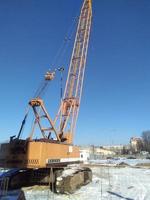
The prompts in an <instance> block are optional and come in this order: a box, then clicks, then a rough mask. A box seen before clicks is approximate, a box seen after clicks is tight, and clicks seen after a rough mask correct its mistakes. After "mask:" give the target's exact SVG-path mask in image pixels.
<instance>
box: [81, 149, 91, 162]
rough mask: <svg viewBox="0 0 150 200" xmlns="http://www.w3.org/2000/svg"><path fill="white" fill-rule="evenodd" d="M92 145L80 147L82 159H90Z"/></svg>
mask: <svg viewBox="0 0 150 200" xmlns="http://www.w3.org/2000/svg"><path fill="white" fill-rule="evenodd" d="M90 152H91V151H90V147H80V160H81V161H87V160H89V159H90Z"/></svg>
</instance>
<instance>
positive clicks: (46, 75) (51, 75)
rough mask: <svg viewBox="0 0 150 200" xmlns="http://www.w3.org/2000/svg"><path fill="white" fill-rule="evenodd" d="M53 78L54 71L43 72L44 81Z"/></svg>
mask: <svg viewBox="0 0 150 200" xmlns="http://www.w3.org/2000/svg"><path fill="white" fill-rule="evenodd" d="M54 78H55V72H49V71H48V72H46V74H45V80H46V81H52V80H53V79H54Z"/></svg>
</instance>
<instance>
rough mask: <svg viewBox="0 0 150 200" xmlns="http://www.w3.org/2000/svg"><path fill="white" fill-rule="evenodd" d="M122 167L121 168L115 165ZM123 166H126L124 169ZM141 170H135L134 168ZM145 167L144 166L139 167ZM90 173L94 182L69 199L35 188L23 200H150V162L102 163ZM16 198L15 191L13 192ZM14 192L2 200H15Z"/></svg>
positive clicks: (93, 165) (97, 164) (68, 196)
mask: <svg viewBox="0 0 150 200" xmlns="http://www.w3.org/2000/svg"><path fill="white" fill-rule="evenodd" d="M119 163H121V164H120V165H118V164H119ZM124 163H126V164H128V165H125V164H124ZM139 163H140V166H138V167H137V166H136V165H137V164H138V165H139ZM141 163H145V164H141ZM87 164H88V166H89V167H91V169H92V171H93V181H92V182H91V183H90V184H88V185H86V186H83V187H82V188H81V189H79V190H77V191H76V192H75V193H74V194H71V195H57V194H53V193H52V192H50V191H49V190H47V189H43V188H40V187H36V188H35V189H34V190H33V189H28V190H26V192H25V197H26V200H29V199H30V200H44V199H52V200H66V199H70V200H121V199H122V200H149V199H150V161H148V160H145V161H144V160H126V159H125V160H121V161H118V160H117V161H114V160H109V161H108V160H103V161H96V162H95V161H91V162H90V163H87ZM16 196H17V191H16ZM16 196H15V192H13V193H11V194H10V195H9V196H7V197H3V198H2V199H3V200H4V199H7V200H8V199H11V200H13V199H14V200H16Z"/></svg>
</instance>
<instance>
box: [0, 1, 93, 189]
mask: <svg viewBox="0 0 150 200" xmlns="http://www.w3.org/2000/svg"><path fill="white" fill-rule="evenodd" d="M91 18H92V0H84V2H83V5H82V8H81V13H80V17H79V21H78V26H77V32H76V36H75V42H74V47H73V52H72V56H71V60H70V66H69V71H68V77H67V81H66V86H65V90H64V95H63V97H62V99H61V102H60V107H59V109H58V113H57V115H56V117H55V119H54V120H53V119H52V118H51V116H50V115H49V113H48V111H47V109H46V107H45V104H44V101H43V99H42V98H41V97H40V94H41V92H42V90H44V88H45V87H46V85H47V84H48V82H50V81H52V80H53V79H54V78H55V73H57V71H58V70H59V71H60V72H61V73H62V70H63V68H58V69H57V70H55V71H54V72H51V71H48V72H47V73H46V75H45V81H44V84H43V86H42V87H41V89H40V90H39V91H38V94H37V95H36V97H35V98H33V99H31V100H30V101H29V108H32V110H33V113H34V125H33V128H32V130H31V133H30V134H29V136H28V137H27V139H21V132H22V129H23V126H24V124H25V121H26V117H27V114H26V115H25V118H24V120H23V122H22V126H21V128H20V131H19V134H18V136H17V137H11V138H10V141H9V143H4V144H2V145H1V149H0V167H5V168H11V169H12V168H13V169H14V168H17V169H18V170H19V169H23V170H25V173H24V177H25V176H26V174H28V177H30V179H32V178H33V177H32V176H33V171H34V172H35V171H37V170H39V171H40V170H41V171H45V172H46V171H48V169H50V168H53V169H54V171H56V172H57V170H56V169H60V168H61V169H62V168H64V167H66V166H67V165H68V164H73V163H77V162H79V161H80V154H79V147H77V146H74V145H73V136H74V133H75V128H76V122H77V118H78V112H79V107H80V101H81V95H82V88H83V79H84V72H85V65H86V58H87V51H88V43H89V36H90V28H91ZM45 124H46V125H48V126H46V127H45ZM36 127H38V128H39V130H40V133H41V136H42V137H41V138H38V139H33V138H34V133H35V128H36ZM82 171H84V170H82ZM85 171H86V170H85ZM31 172H32V173H31ZM15 174H16V171H15ZM31 174H32V175H31ZM17 175H18V174H17ZM21 175H22V176H23V173H22V174H21ZM21 175H20V174H19V175H18V177H19V176H21ZM13 176H14V177H15V178H16V177H17V176H16V175H13ZM13 176H12V177H13ZM12 177H11V180H12V184H11V185H15V183H16V182H15V181H13V178H12ZM26 177H27V176H26ZM16 179H17V178H16ZM18 179H19V178H18ZM24 180H25V179H24ZM28 182H29V180H28Z"/></svg>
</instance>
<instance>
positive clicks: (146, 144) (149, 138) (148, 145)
mask: <svg viewBox="0 0 150 200" xmlns="http://www.w3.org/2000/svg"><path fill="white" fill-rule="evenodd" d="M142 139H143V150H145V151H148V152H149V153H150V130H148V131H143V133H142Z"/></svg>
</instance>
